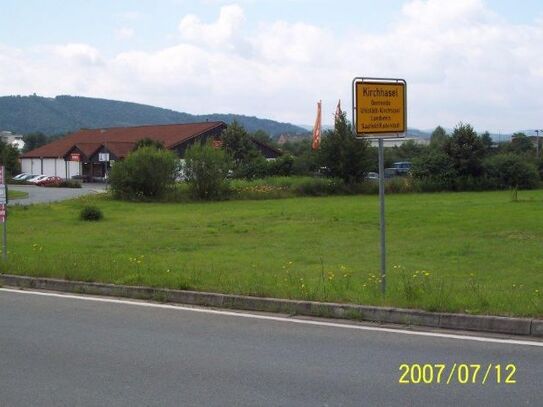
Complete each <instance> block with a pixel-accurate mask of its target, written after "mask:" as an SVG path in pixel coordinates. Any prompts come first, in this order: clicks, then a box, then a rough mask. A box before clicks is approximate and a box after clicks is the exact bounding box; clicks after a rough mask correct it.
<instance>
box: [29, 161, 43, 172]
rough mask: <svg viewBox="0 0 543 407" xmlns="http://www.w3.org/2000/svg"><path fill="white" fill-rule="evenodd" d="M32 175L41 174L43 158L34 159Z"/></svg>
mask: <svg viewBox="0 0 543 407" xmlns="http://www.w3.org/2000/svg"><path fill="white" fill-rule="evenodd" d="M31 169H32V170H31V171H30V172H31V173H32V174H36V175H40V174H41V158H32V164H31Z"/></svg>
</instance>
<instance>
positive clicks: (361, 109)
mask: <svg viewBox="0 0 543 407" xmlns="http://www.w3.org/2000/svg"><path fill="white" fill-rule="evenodd" d="M406 87H407V86H406V82H405V80H403V79H387V78H354V79H353V87H352V101H353V129H354V132H355V136H356V137H358V138H363V139H378V140H379V206H380V213H379V224H380V232H381V233H380V234H381V241H380V245H381V292H382V293H383V295H385V293H386V238H385V237H386V235H385V232H386V230H385V229H386V228H385V225H386V219H385V159H384V146H383V139H384V138H400V137H405V132H406V131H407V109H406V106H407V103H406V100H407V92H406V90H407V89H406Z"/></svg>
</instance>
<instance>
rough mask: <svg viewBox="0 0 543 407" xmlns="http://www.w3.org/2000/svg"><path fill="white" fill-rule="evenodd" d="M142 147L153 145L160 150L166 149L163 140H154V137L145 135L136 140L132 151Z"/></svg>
mask: <svg viewBox="0 0 543 407" xmlns="http://www.w3.org/2000/svg"><path fill="white" fill-rule="evenodd" d="M142 147H153V148H156V149H158V150H164V148H165V147H164V143H162V142H161V141H159V140H153V139H152V138H149V137H145V138H142V139H140V140H138V141H137V142H136V144H135V145H134V148H133V149H132V151H136V150H137V149H139V148H142Z"/></svg>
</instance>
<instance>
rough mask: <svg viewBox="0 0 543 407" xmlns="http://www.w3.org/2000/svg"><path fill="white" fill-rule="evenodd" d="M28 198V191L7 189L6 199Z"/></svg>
mask: <svg viewBox="0 0 543 407" xmlns="http://www.w3.org/2000/svg"><path fill="white" fill-rule="evenodd" d="M23 198H28V192H23V191H13V190H8V199H23Z"/></svg>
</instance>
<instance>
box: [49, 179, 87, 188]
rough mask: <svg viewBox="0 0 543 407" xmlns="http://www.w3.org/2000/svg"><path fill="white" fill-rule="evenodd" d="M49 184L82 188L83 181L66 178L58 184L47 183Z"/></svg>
mask: <svg viewBox="0 0 543 407" xmlns="http://www.w3.org/2000/svg"><path fill="white" fill-rule="evenodd" d="M47 186H58V187H59V188H81V182H79V181H75V180H66V181H62V182H60V183H58V184H54V185H47Z"/></svg>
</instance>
